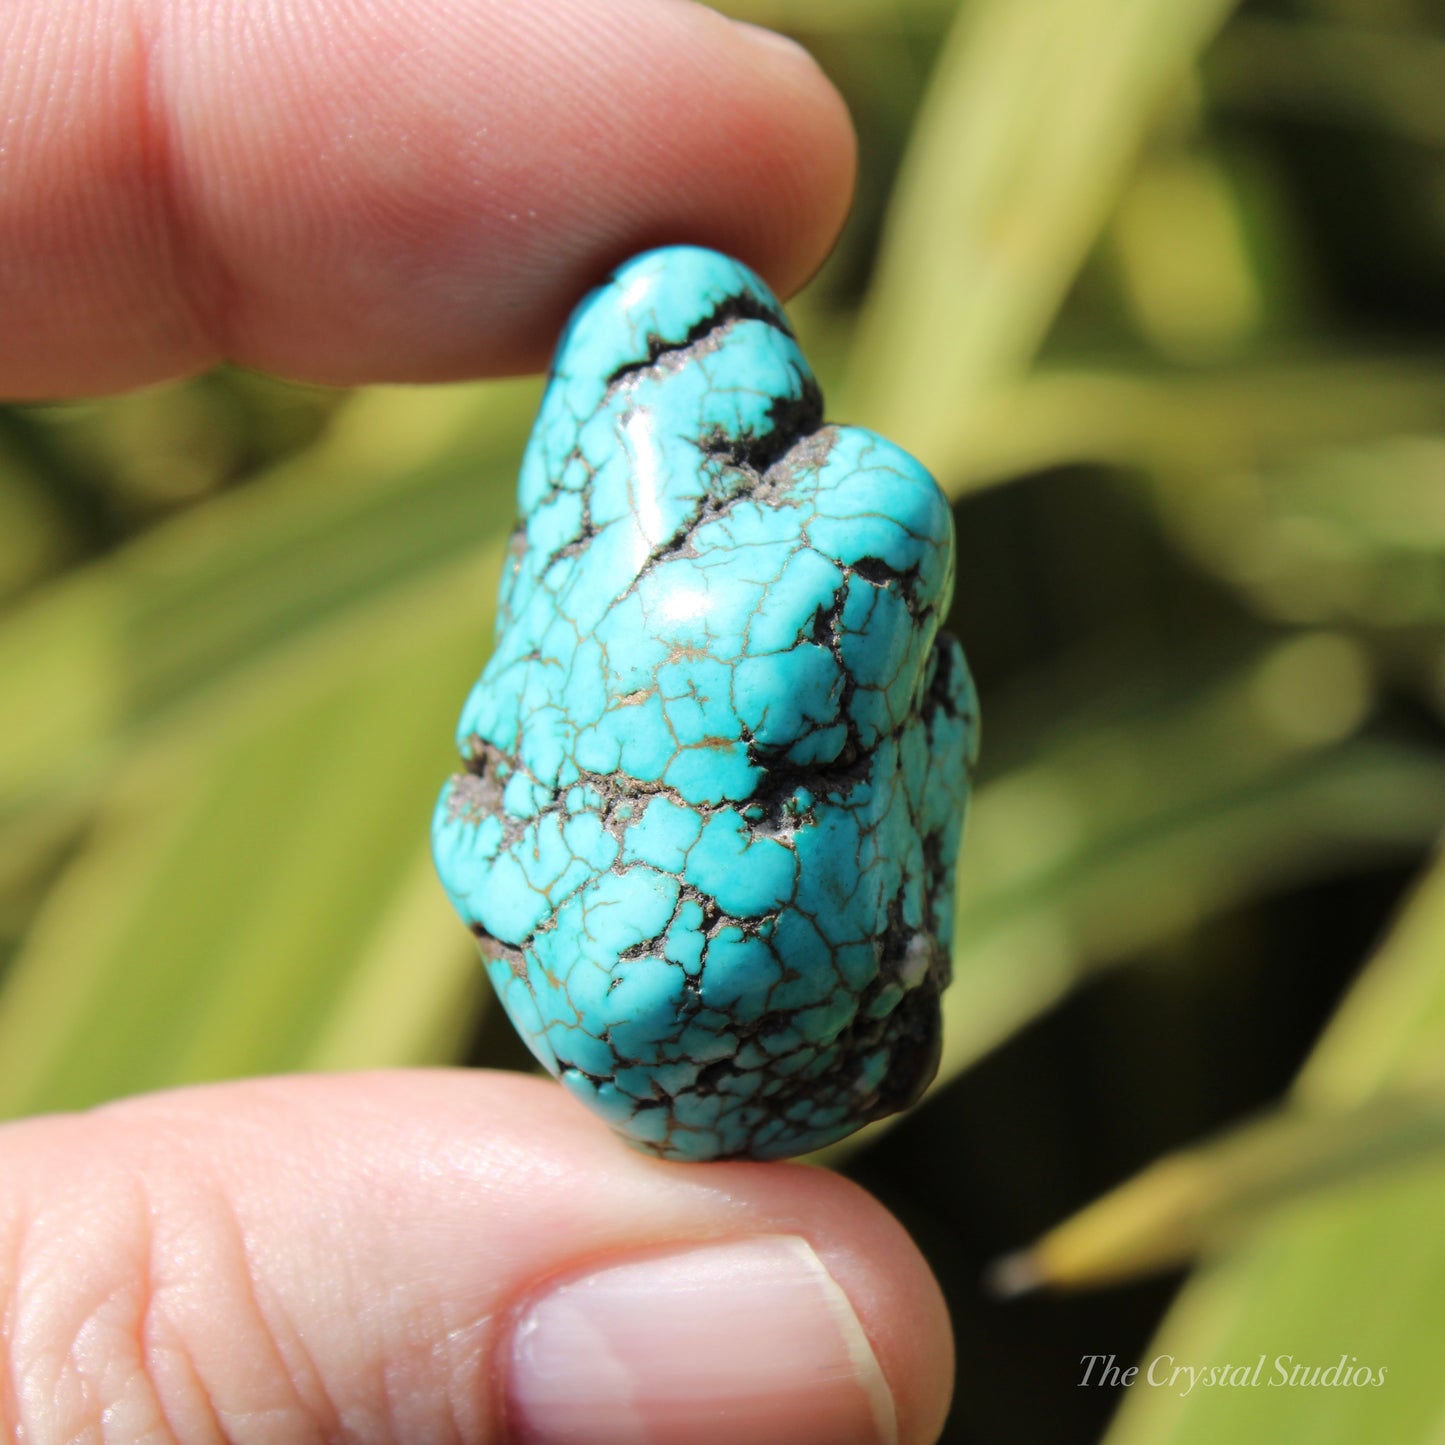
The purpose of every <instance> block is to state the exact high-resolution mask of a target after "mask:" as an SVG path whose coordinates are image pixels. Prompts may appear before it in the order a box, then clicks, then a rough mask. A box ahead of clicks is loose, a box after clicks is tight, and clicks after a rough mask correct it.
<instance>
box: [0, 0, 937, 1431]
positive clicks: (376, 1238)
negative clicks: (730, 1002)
mask: <svg viewBox="0 0 1445 1445" xmlns="http://www.w3.org/2000/svg"><path fill="white" fill-rule="evenodd" d="M0 92H3V96H4V102H3V110H0V115H3V116H4V117H6V120H5V130H4V131H3V132H0V315H3V316H5V317H6V319H7V325H6V326H5V327H4V328H3V329H0V393H7V394H11V395H20V396H55V395H78V394H84V393H90V392H95V391H101V390H108V389H114V388H120V387H125V386H132V385H139V384H142V383H144V382H147V381H154V380H158V379H161V378H163V377H167V376H173V375H177V374H181V373H183V372H186V371H191V370H195V369H197V368H200V367H204V366H207V365H209V364H211V363H212V362H214V361H216V360H218V359H220V358H221V357H226V358H229V359H233V360H238V361H242V362H245V363H247V364H251V365H255V366H260V367H265V368H267V369H270V370H275V371H279V372H282V373H284V374H287V375H291V376H296V377H304V378H308V379H313V380H325V381H335V382H352V381H365V380H376V379H382V378H391V379H405V380H418V381H419V380H430V379H440V378H443V377H452V376H468V375H481V374H489V373H496V372H503V371H511V370H521V369H526V368H528V367H533V366H536V365H538V364H540V363H541V362H542V361H543V360H544V359H545V353H546V351H547V350H548V348H549V347H550V344H551V342H552V340H553V338H554V336H555V333H556V330H557V327H558V326H559V325H560V322H561V320H562V318H563V316H564V315H565V313H566V311H567V309H568V307H569V306H570V305H571V303H572V302H573V301H575V300H576V298H577V296H578V295H579V294H580V293H581V292H582V290H584V289H585V288H586V286H587V285H589V284H591V283H592V282H593V281H595V280H596V279H598V278H599V277H600V276H601V275H602V274H603V272H605V270H606V269H607V268H608V267H609V266H610V265H612V264H614V263H615V262H617V261H619V260H621V259H623V258H624V257H625V256H627V255H628V254H631V253H632V252H634V251H636V250H639V249H642V248H644V247H646V246H648V245H651V244H655V243H661V242H668V241H697V242H699V243H702V244H706V245H712V246H717V247H720V248H722V249H724V250H727V251H730V252H732V253H733V254H736V255H738V256H739V257H740V258H741V259H743V260H744V261H747V262H749V263H750V264H752V265H753V266H755V267H756V268H758V269H759V270H760V271H762V273H763V274H764V275H765V276H766V277H767V278H768V279H769V280H770V281H772V282H773V283H774V284H775V285H776V286H777V287H778V288H779V289H781V290H782V291H784V292H785V293H786V292H787V291H789V290H791V289H794V288H795V287H796V285H797V284H798V283H799V282H800V281H801V280H802V279H803V278H804V277H806V275H807V274H808V273H809V272H810V271H811V270H812V269H813V268H814V267H815V266H816V264H817V263H818V261H819V260H820V259H821V257H822V254H823V253H824V252H825V251H826V249H827V246H828V245H829V244H830V243H831V240H832V237H833V235H834V233H835V230H836V227H837V225H838V224H839V222H840V220H841V215H842V212H843V210H844V208H845V206H846V203H847V197H848V190H849V185H850V182H851V170H852V149H851V139H850V133H849V129H848V125H847V120H846V116H845V115H844V112H843V110H842V107H841V103H840V102H839V100H838V99H837V97H836V96H835V95H834V94H833V92H832V91H831V90H830V89H829V87H828V86H827V84H826V82H824V81H823V79H822V78H821V76H820V75H819V74H818V72H817V71H816V69H814V68H813V67H812V65H811V62H809V61H808V60H807V59H806V57H804V56H803V55H802V54H801V53H800V52H797V51H795V50H793V49H791V48H790V47H787V46H786V45H784V44H782V43H781V42H769V41H760V40H758V39H756V38H755V37H753V36H752V35H751V34H750V32H748V31H747V30H744V29H740V28H738V27H735V26H733V25H731V24H729V23H728V22H726V21H724V20H722V19H720V18H719V17H717V16H716V15H713V14H712V13H711V12H708V11H706V10H703V9H701V8H699V7H696V6H692V5H688V4H685V3H682V0H613V3H608V4H606V5H603V4H600V3H597V0H592V3H587V0H548V3H532V4H527V5H525V6H524V5H522V4H520V3H514V4H510V5H509V4H505V3H501V0H351V3H347V4H343V3H342V0H296V3H294V4H292V5H289V6H286V7H276V6H263V5H261V4H260V3H259V0H254V3H241V0H237V3H234V4H231V5H228V6H227V5H198V4H196V3H195V0H169V3H162V0H130V3H127V4H122V3H121V0H70V3H68V4H66V5H61V4H60V3H56V4H53V5H48V6H43V7H42V6H30V7H21V6H12V7H5V8H3V9H0ZM198 966H203V959H198ZM950 1371H951V1364H950V1342H949V1335H948V1324H947V1320H946V1316H945V1314H944V1311H943V1306H942V1302H941V1300H940V1298H939V1295H938V1291H937V1288H936V1286H935V1285H934V1283H933V1281H932V1279H931V1278H930V1276H929V1274H928V1271H927V1269H926V1266H925V1265H924V1264H923V1262H922V1260H921V1259H920V1257H919V1256H918V1254H917V1252H916V1250H915V1249H914V1247H913V1246H912V1244H911V1243H910V1242H909V1241H908V1239H907V1237H906V1236H905V1235H904V1233H903V1232H902V1230H901V1229H900V1228H899V1227H898V1226H897V1225H896V1224H895V1223H894V1222H893V1221H892V1220H891V1219H890V1218H889V1217H888V1216H887V1215H886V1213H885V1212H884V1211H883V1210H882V1209H881V1208H880V1207H879V1206H878V1205H877V1204H876V1203H874V1202H872V1201H871V1200H869V1199H868V1198H867V1196H865V1195H864V1194H863V1193H861V1191H859V1190H857V1189H856V1188H854V1187H853V1186H851V1185H850V1184H848V1183H847V1182H846V1181H843V1180H841V1179H838V1178H836V1177H835V1176H832V1175H829V1174H826V1173H824V1172H822V1171H818V1170H812V1169H807V1168H803V1167H799V1166H791V1165H754V1164H723V1165H705V1166H680V1165H672V1164H665V1163H661V1162H659V1161H656V1160H652V1159H649V1158H645V1157H643V1156H641V1155H639V1154H635V1153H633V1152H632V1151H630V1150H629V1149H627V1148H626V1147H625V1146H624V1145H622V1144H621V1143H620V1142H619V1141H617V1140H616V1139H614V1138H613V1137H612V1136H611V1135H610V1134H609V1133H608V1132H607V1131H606V1130H605V1129H604V1128H602V1127H601V1126H600V1125H599V1124H598V1123H597V1122H596V1121H595V1120H593V1119H592V1118H590V1116H587V1115H586V1114H584V1113H583V1112H582V1111H581V1110H579V1109H577V1108H576V1107H575V1106H574V1105H573V1104H572V1103H571V1102H570V1101H569V1100H568V1099H567V1098H566V1097H565V1096H564V1095H563V1094H562V1093H561V1091H560V1090H557V1089H556V1088H555V1087H553V1086H552V1085H550V1084H546V1083H543V1082H541V1081H538V1080H532V1079H524V1078H518V1077H514V1076H505V1075H494V1074H486V1073H456V1072H440V1071H439V1072H415V1073H394V1074H387V1075H357V1076H349V1077H329V1078H328V1077H313V1078H305V1079H275V1080H265V1081H256V1082H250V1083H244V1084H234V1085H224V1086H216V1087H213V1088H208V1089H196V1090H187V1091H181V1092H176V1093H171V1094H163V1095H156V1096H152V1097H149V1098H143V1099H137V1100H132V1101H127V1102H124V1103H121V1104H117V1105H113V1106H110V1107H109V1108H106V1109H102V1110H99V1111H96V1112H94V1113H91V1114H87V1115H82V1116H76V1117H66V1118H49V1119H36V1120H31V1121H25V1122H21V1123H17V1124H11V1125H8V1126H6V1127H4V1128H3V1129H0V1438H5V1437H9V1438H17V1439H21V1440H24V1441H25V1442H27V1445H31V1442H49V1441H61V1440H65V1441H71V1440H93V1441H106V1442H122V1445H131V1442H140V1441H147V1442H150V1441H157V1442H159V1441H166V1440H172V1439H175V1440H181V1441H185V1442H191V1441H212V1440H222V1439H225V1440H234V1441H246V1442H250V1441H255V1442H264V1445H285V1442H290V1441H309V1440H346V1441H353V1440H355V1441H391V1440H394V1441H401V1442H406V1445H418V1442H419V1445H428V1442H431V1441H450V1440H455V1441H465V1442H499V1441H503V1440H509V1441H554V1440H555V1441H578V1442H586V1445H608V1442H611V1441H622V1440H628V1441H632V1440H647V1441H659V1442H661V1441H668V1442H670V1441H685V1442H688V1445H710V1442H714V1441H727V1442H729V1445H731V1442H734V1441H747V1442H761V1441H787V1442H789V1445H806V1442H810V1441H818V1442H827V1445H846V1442H850V1441H865V1440H870V1441H871V1440H882V1439H891V1438H898V1439H901V1440H902V1441H905V1442H925V1441H928V1440H932V1439H934V1438H935V1436H936V1434H937V1431H938V1429H939V1428H940V1423H941V1419H942V1414H943V1411H944V1409H945V1408H946V1404H947V1396H948V1385H949V1376H950ZM895 1422H896V1437H895V1435H894V1434H892V1433H890V1432H891V1431H893V1430H894V1429H895Z"/></svg>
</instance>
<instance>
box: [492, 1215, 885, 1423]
mask: <svg viewBox="0 0 1445 1445" xmlns="http://www.w3.org/2000/svg"><path fill="white" fill-rule="evenodd" d="M508 1408H509V1422H510V1424H511V1427H512V1434H511V1435H510V1436H509V1438H515V1439H516V1440H518V1441H520V1442H524V1445H737V1442H739V1441H748V1442H756V1445H761V1442H770V1441H777V1442H783V1441H786V1442H788V1445H814V1442H816V1445H895V1442H896V1441H897V1439H898V1429H897V1424H896V1421H895V1417H894V1410H893V1399H892V1396H891V1395H890V1394H889V1393H888V1386H887V1384H886V1383H885V1381H884V1379H883V1372H882V1371H881V1370H880V1369H879V1368H878V1360H877V1358H876V1357H875V1355H874V1354H873V1349H872V1346H871V1345H870V1344H869V1343H868V1337H867V1335H865V1334H864V1333H863V1326H862V1325H861V1324H859V1322H858V1316H857V1315H856V1314H854V1312H853V1306H852V1305H851V1304H849V1302H848V1297H847V1295H845V1294H844V1293H843V1291H842V1290H841V1289H840V1288H839V1286H838V1284H837V1283H836V1281H835V1280H834V1279H833V1277H832V1276H831V1275H830V1274H829V1273H828V1271H827V1270H826V1269H825V1268H824V1267H823V1262H822V1260H820V1259H819V1258H818V1256H817V1254H815V1253H814V1251H813V1249H812V1247H811V1246H810V1245H809V1244H808V1243H807V1241H806V1240H803V1239H798V1238H795V1237H793V1236H791V1235H766V1236H762V1237H760V1238H755V1239H746V1240H738V1241H734V1242H732V1243H728V1244H716V1245H704V1246H701V1247H698V1248H694V1249H688V1250H685V1251H680V1252H677V1253H673V1254H665V1255H652V1256H649V1257H646V1258H643V1259H636V1260H632V1261H629V1262H628V1263H626V1264H618V1265H613V1266H611V1267H609V1268H607V1269H602V1270H598V1271H597V1272H596V1273H595V1274H589V1275H585V1276H583V1277H582V1278H580V1279H575V1280H572V1281H569V1282H567V1283H564V1284H561V1285H559V1286H558V1287H556V1288H555V1289H553V1290H552V1291H551V1293H549V1294H547V1295H545V1296H544V1297H543V1298H542V1299H540V1300H539V1301H537V1303H535V1304H534V1305H532V1306H531V1308H530V1309H529V1310H528V1312H527V1314H526V1315H525V1316H524V1317H523V1319H522V1322H521V1324H520V1325H519V1326H518V1328H517V1333H516V1336H515V1340H514V1343H513V1349H512V1362H511V1375H510V1380H509V1390H508Z"/></svg>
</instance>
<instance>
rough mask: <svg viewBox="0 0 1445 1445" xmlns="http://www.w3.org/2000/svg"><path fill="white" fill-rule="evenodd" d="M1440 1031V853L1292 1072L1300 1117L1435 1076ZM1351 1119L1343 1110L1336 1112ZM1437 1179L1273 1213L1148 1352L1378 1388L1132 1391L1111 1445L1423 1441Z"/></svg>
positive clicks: (1444, 1273) (1362, 1102) (1441, 1251)
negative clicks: (1361, 1373)
mask: <svg viewBox="0 0 1445 1445" xmlns="http://www.w3.org/2000/svg"><path fill="white" fill-rule="evenodd" d="M1442 1033H1445V855H1442V856H1441V858H1440V859H1439V860H1438V861H1437V862H1436V863H1435V865H1434V867H1433V868H1432V869H1431V870H1430V872H1429V873H1428V874H1427V875H1426V877H1425V879H1424V881H1423V883H1422V884H1421V886H1420V888H1419V890H1418V891H1417V893H1416V895H1415V897H1414V899H1413V901H1412V902H1411V903H1410V905H1409V907H1408V909H1407V911H1406V913H1405V915H1404V917H1403V918H1402V920H1401V921H1400V923H1399V924H1398V925H1397V927H1396V928H1395V929H1394V931H1393V932H1392V933H1391V935H1390V937H1389V939H1388V940H1387V941H1386V943H1385V945H1384V947H1383V948H1382V949H1381V950H1380V952H1379V953H1378V954H1377V955H1376V957H1375V958H1374V959H1373V960H1372V962H1371V963H1370V965H1369V967H1368V968H1367V970H1366V971H1365V973H1364V974H1363V975H1362V977H1361V978H1360V979H1359V981H1358V982H1357V983H1356V985H1355V986H1354V988H1353V989H1352V990H1351V991H1350V993H1349V995H1348V996H1347V997H1346V999H1345V1001H1344V1003H1343V1004H1342V1005H1341V1007H1340V1009H1339V1011H1338V1013H1337V1014H1336V1017H1335V1019H1334V1020H1333V1021H1332V1022H1331V1024H1330V1026H1329V1028H1328V1029H1327V1030H1326V1033H1325V1035H1324V1037H1323V1039H1322V1040H1321V1042H1320V1044H1319V1045H1318V1047H1317V1049H1316V1051H1315V1053H1314V1055H1313V1056H1312V1058H1311V1059H1310V1061H1309V1063H1308V1064H1307V1065H1306V1067H1305V1070H1304V1072H1303V1073H1302V1074H1301V1076H1300V1080H1299V1084H1298V1087H1297V1090H1296V1098H1297V1101H1298V1103H1299V1105H1300V1107H1302V1108H1305V1107H1307V1108H1310V1109H1312V1110H1314V1111H1316V1112H1318V1111H1320V1110H1325V1109H1329V1108H1336V1109H1338V1110H1340V1111H1342V1112H1341V1113H1340V1121H1341V1127H1342V1128H1344V1127H1347V1126H1346V1121H1347V1120H1350V1119H1354V1120H1358V1119H1361V1118H1364V1117H1367V1114H1366V1113H1365V1112H1364V1111H1366V1110H1368V1109H1370V1108H1374V1107H1380V1106H1384V1107H1388V1105H1386V1104H1385V1103H1384V1101H1386V1100H1388V1099H1389V1098H1390V1091H1392V1090H1396V1089H1401V1088H1409V1087H1411V1086H1412V1085H1413V1084H1415V1083H1416V1082H1417V1081H1418V1080H1420V1079H1422V1078H1434V1079H1438V1078H1439V1075H1440V1070H1441V1059H1442V1050H1441V1041H1442ZM1347 1109H1348V1110H1350V1111H1352V1112H1350V1113H1346V1112H1343V1111H1345V1110H1347ZM1442 1218H1445V1169H1442V1168H1439V1167H1437V1168H1434V1169H1429V1170H1422V1171H1418V1172H1411V1173H1410V1174H1408V1175H1401V1176H1398V1177H1390V1176H1382V1177H1379V1178H1377V1179H1375V1180H1374V1181H1373V1182H1371V1183H1370V1184H1369V1185H1367V1186H1361V1187H1358V1188H1352V1189H1350V1190H1347V1191H1342V1190H1336V1189H1329V1190H1325V1191H1322V1192H1320V1193H1317V1194H1314V1195H1312V1196H1310V1197H1308V1198H1306V1199H1304V1200H1302V1201H1301V1202H1300V1203H1298V1204H1296V1205H1292V1206H1289V1207H1287V1208H1283V1209H1281V1210H1279V1211H1278V1212H1277V1213H1276V1214H1275V1215H1273V1216H1272V1217H1271V1218H1270V1220H1269V1221H1268V1222H1267V1223H1265V1224H1263V1225H1262V1226H1261V1227H1259V1228H1258V1229H1256V1230H1255V1231H1254V1232H1253V1233H1252V1234H1251V1235H1250V1237H1249V1239H1248V1242H1247V1243H1245V1244H1243V1245H1241V1246H1240V1247H1239V1248H1237V1249H1234V1250H1232V1251H1230V1252H1229V1253H1227V1254H1226V1255H1225V1256H1224V1257H1223V1258H1222V1259H1220V1260H1218V1261H1217V1262H1215V1263H1212V1264H1210V1265H1208V1266H1206V1267H1205V1268H1204V1269H1203V1270H1202V1271H1201V1272H1200V1273H1199V1274H1198V1275H1197V1276H1196V1277H1195V1278H1194V1279H1193V1280H1192V1281H1191V1282H1190V1283H1189V1285H1188V1287H1187V1288H1186V1289H1185V1291H1184V1293H1183V1294H1182V1295H1181V1296H1180V1298H1179V1300H1178V1302H1177V1303H1176V1305H1175V1307H1174V1308H1173V1309H1172V1310H1171V1311H1170V1314H1169V1316H1168V1317H1167V1318H1166V1320H1165V1322H1164V1325H1163V1328H1162V1329H1161V1331H1160V1333H1159V1336H1158V1337H1157V1339H1156V1340H1155V1341H1154V1343H1153V1344H1152V1345H1151V1346H1150V1348H1149V1350H1148V1351H1147V1352H1146V1353H1147V1354H1148V1355H1149V1356H1153V1357H1158V1356H1160V1355H1164V1354H1168V1355H1172V1356H1174V1357H1175V1358H1176V1359H1178V1360H1181V1361H1188V1362H1191V1363H1195V1364H1203V1365H1208V1364H1212V1363H1221V1362H1224V1361H1226V1360H1229V1361H1233V1360H1248V1361H1250V1362H1253V1360H1254V1359H1255V1358H1256V1357H1259V1356H1263V1357H1264V1358H1265V1360H1266V1362H1267V1363H1266V1370H1267V1373H1268V1375H1269V1376H1270V1377H1271V1378H1273V1377H1274V1375H1275V1373H1276V1363H1275V1362H1276V1361H1277V1360H1283V1359H1286V1358H1287V1361H1288V1363H1287V1367H1286V1369H1285V1375H1284V1377H1285V1378H1288V1372H1289V1368H1292V1366H1293V1364H1294V1363H1306V1364H1315V1365H1330V1364H1333V1363H1334V1362H1335V1361H1336V1360H1337V1359H1339V1357H1340V1356H1341V1355H1344V1356H1346V1357H1347V1359H1348V1357H1354V1363H1352V1364H1351V1365H1350V1368H1351V1369H1355V1368H1358V1367H1368V1368H1370V1369H1372V1370H1374V1371H1376V1372H1378V1371H1379V1370H1381V1369H1384V1370H1385V1371H1387V1375H1386V1377H1385V1383H1384V1384H1383V1386H1373V1387H1350V1388H1343V1389H1341V1388H1333V1389H1328V1390H1326V1389H1321V1388H1316V1389H1310V1388H1305V1387H1297V1388H1291V1387H1289V1386H1288V1385H1283V1384H1280V1385H1277V1386H1276V1387H1273V1388H1272V1387H1270V1386H1269V1385H1261V1386H1259V1387H1255V1388H1240V1389H1213V1390H1196V1391H1194V1392H1192V1393H1190V1394H1189V1395H1187V1396H1184V1397H1182V1398H1181V1396H1180V1395H1179V1394H1178V1393H1177V1392H1174V1391H1170V1390H1167V1389H1153V1388H1148V1389H1145V1388H1139V1387H1136V1388H1134V1389H1132V1390H1131V1391H1130V1392H1129V1394H1128V1396H1127V1397H1126V1398H1125V1400H1124V1404H1123V1407H1122V1409H1121V1412H1120V1414H1119V1417H1118V1419H1117V1421H1116V1422H1115V1425H1114V1428H1113V1429H1112V1430H1111V1432H1110V1434H1109V1442H1110V1445H1170V1442H1181V1445H1182V1442H1195V1441H1200V1442H1202V1441H1214V1440H1227V1439H1267V1440H1270V1441H1278V1442H1281V1445H1290V1442H1293V1441H1299V1442H1302V1445H1303V1442H1310V1445H1315V1442H1320V1441H1325V1442H1330V1441H1339V1442H1352V1441H1356V1440H1389V1441H1392V1442H1393V1441H1399V1442H1402V1445H1408V1442H1415V1441H1420V1442H1426V1441H1433V1440H1437V1439H1439V1432H1440V1428H1441V1424H1442V1418H1445V1417H1442V1397H1441V1391H1440V1361H1441V1359H1442V1358H1445V1311H1442V1310H1441V1308H1440V1299H1441V1298H1442V1292H1445V1231H1442V1229H1441V1227H1440V1222H1441V1219H1442Z"/></svg>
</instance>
